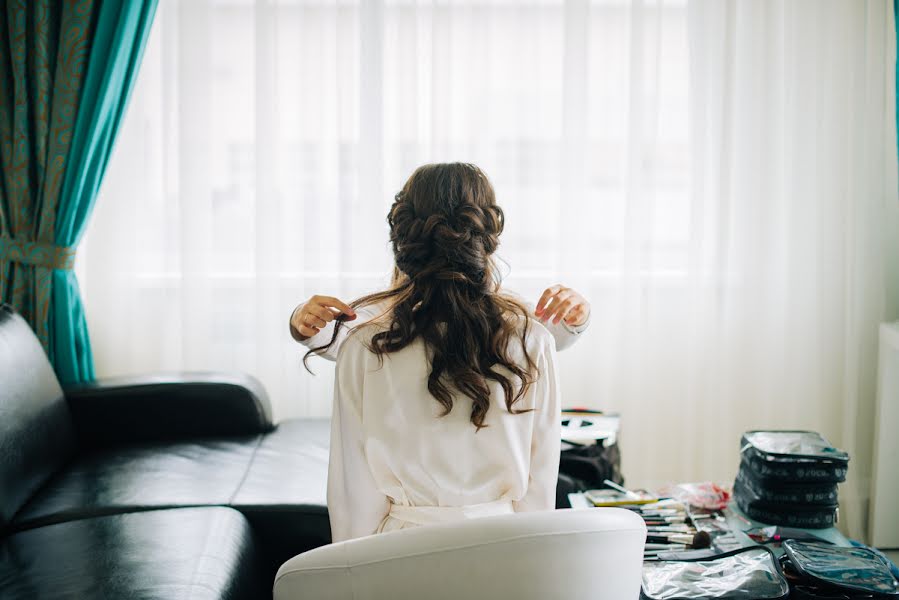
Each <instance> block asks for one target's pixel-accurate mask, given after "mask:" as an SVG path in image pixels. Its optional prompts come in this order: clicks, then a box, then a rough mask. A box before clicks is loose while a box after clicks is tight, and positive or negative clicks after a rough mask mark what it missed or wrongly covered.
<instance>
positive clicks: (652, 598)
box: [640, 546, 790, 600]
mask: <svg viewBox="0 0 899 600" xmlns="http://www.w3.org/2000/svg"><path fill="white" fill-rule="evenodd" d="M789 593H790V588H789V585H788V584H787V580H786V579H784V576H783V574H782V573H781V572H780V566H779V564H778V563H777V561H776V559H775V557H774V554H773V553H772V552H771V551H770V550H768V549H767V548H765V547H764V546H753V547H749V548H740V549H739V550H735V551H733V552H728V553H727V554H723V555H720V556H718V557H716V558H707V559H702V560H682V561H664V560H662V561H657V562H647V563H644V566H643V588H642V590H641V594H640V597H641V598H642V599H643V600H705V599H713V598H714V599H721V600H731V599H733V600H737V599H741V600H742V599H745V600H750V599H752V600H774V599H780V598H786V597H787V596H788V595H789Z"/></svg>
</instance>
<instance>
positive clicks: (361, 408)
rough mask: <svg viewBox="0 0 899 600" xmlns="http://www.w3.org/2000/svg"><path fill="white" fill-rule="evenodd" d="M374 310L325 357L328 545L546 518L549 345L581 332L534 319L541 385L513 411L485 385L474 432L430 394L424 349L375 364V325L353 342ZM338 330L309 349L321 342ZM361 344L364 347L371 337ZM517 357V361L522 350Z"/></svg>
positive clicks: (551, 476) (550, 463) (553, 377)
mask: <svg viewBox="0 0 899 600" xmlns="http://www.w3.org/2000/svg"><path fill="white" fill-rule="evenodd" d="M379 313H380V310H379V309H378V308H377V307H370V308H363V309H360V310H358V311H357V315H358V316H357V318H356V320H354V321H350V322H348V325H351V327H344V328H342V331H341V333H340V335H339V339H338V343H337V344H335V347H333V348H332V349H331V351H330V352H329V353H328V355H327V356H326V357H327V358H332V359H333V358H335V357H336V360H337V368H336V373H335V388H334V408H333V415H332V417H331V456H330V462H329V466H328V512H329V514H330V519H331V535H332V538H333V540H334V541H335V542H337V541H342V540H347V539H352V538H357V537H361V536H365V535H371V534H374V533H380V532H382V531H391V530H395V529H402V528H404V527H409V526H414V525H423V524H427V523H435V522H441V521H451V520H455V519H463V518H474V517H479V516H489V515H494V514H502V513H507V512H513V511H514V512H521V511H529V510H551V509H553V508H554V506H555V490H556V480H557V478H558V469H559V446H560V426H561V425H560V416H559V414H560V397H559V382H558V378H557V372H556V348H557V347H559V346H561V347H564V346H567V345H569V344H571V343H573V341H574V338H575V337H576V336H577V335H578V333H580V331H582V330H583V329H584V328H586V324H585V325H582V326H581V327H579V328H571V327H569V326H567V325H565V324H559V325H552V324H549V326H548V327H544V325H542V324H541V323H539V322H538V321H537V320H536V319H532V320H531V328H530V331H531V333H530V335H529V337H528V350H529V353H530V355H531V356H532V358H533V359H534V360H535V361H536V363H537V368H538V371H539V374H540V376H539V378H538V380H537V381H536V382H535V383H534V384H533V385H532V386H531V387H530V388H529V390H528V392H527V393H526V394H525V395H524V396H523V397H522V398H521V399H520V400H519V401H518V402H517V403H516V404H515V407H516V408H520V409H530V408H532V409H534V410H533V411H532V412H528V413H523V414H510V413H509V411H508V410H507V409H506V405H505V397H504V395H503V391H502V388H501V387H500V386H499V384H497V383H495V382H488V383H490V385H491V388H492V393H491V406H490V409H489V410H488V412H487V417H486V421H485V423H486V424H487V425H488V426H487V427H485V428H482V429H481V430H480V431H477V432H476V430H475V427H474V425H472V423H471V421H470V414H471V400H470V399H469V398H467V397H465V396H462V395H458V396H457V397H454V399H453V400H454V403H453V410H452V411H451V412H450V413H449V414H448V415H446V416H443V417H441V416H440V414H441V412H442V407H441V405H440V404H439V403H438V402H437V401H436V400H435V399H434V397H433V396H431V395H430V393H429V392H428V389H427V380H428V373H429V365H428V362H427V359H426V355H425V350H424V345H423V343H422V342H421V340H417V341H416V342H414V343H413V344H411V345H409V346H408V347H406V348H404V349H403V350H401V351H399V352H394V353H391V354H388V355H385V356H384V357H383V364H381V365H379V363H378V358H377V357H376V356H375V355H374V354H372V353H371V352H370V351H369V350H368V349H367V348H366V347H365V344H366V342H367V339H370V337H371V335H373V333H374V331H375V329H374V327H376V326H375V325H372V326H370V327H365V328H363V330H361V331H359V332H358V333H359V334H358V335H351V334H350V331H351V330H353V329H355V328H356V327H358V326H359V325H360V324H362V323H364V322H366V321H368V320H369V319H371V318H373V317H374V316H376V315H377V314H379ZM332 327H333V323H332V324H329V326H328V327H326V328H325V329H323V330H322V331H321V332H319V333H318V335H316V336H314V337H313V338H310V339H308V340H305V341H304V342H303V343H304V344H305V345H306V346H308V347H315V346H319V345H322V344H324V343H327V341H328V340H330V338H331V334H332V333H333V329H332ZM366 338H367V339H366ZM510 351H511V353H512V357H513V359H515V360H517V361H519V364H522V365H523V364H524V359H523V356H522V354H521V348H520V346H519V345H518V344H516V343H514V342H513V344H512V348H511V350H510Z"/></svg>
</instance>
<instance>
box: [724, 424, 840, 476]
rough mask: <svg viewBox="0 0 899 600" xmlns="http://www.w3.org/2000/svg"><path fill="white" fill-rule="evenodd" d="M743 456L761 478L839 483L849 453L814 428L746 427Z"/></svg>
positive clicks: (742, 449)
mask: <svg viewBox="0 0 899 600" xmlns="http://www.w3.org/2000/svg"><path fill="white" fill-rule="evenodd" d="M740 445H741V449H740V452H741V454H742V460H744V461H745V462H746V463H747V465H748V467H749V468H750V469H751V470H752V471H753V472H754V473H755V474H756V476H757V477H758V478H759V479H765V480H775V481H783V482H792V483H798V482H803V483H840V482H842V481H845V480H846V470H847V468H848V465H849V455H848V454H846V453H845V452H843V451H842V450H838V449H836V448H834V447H833V446H831V445H830V442H828V441H827V440H826V439H824V438H823V437H822V436H821V434H819V433H816V432H814V431H747V432H746V433H744V434H743V437H742V438H741V439H740Z"/></svg>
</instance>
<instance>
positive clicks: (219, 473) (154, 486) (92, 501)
mask: <svg viewBox="0 0 899 600" xmlns="http://www.w3.org/2000/svg"><path fill="white" fill-rule="evenodd" d="M260 440H261V437H260V436H245V437H240V438H231V439H228V440H214V441H213V440H206V441H196V442H160V443H155V444H141V445H131V446H119V447H116V448H112V449H104V450H95V451H90V452H87V453H85V454H82V455H80V456H79V457H78V458H77V459H76V460H75V461H74V462H73V463H72V464H71V465H70V466H69V467H67V468H66V469H64V470H63V471H62V472H60V473H58V474H57V475H56V476H55V477H53V478H52V479H51V480H50V481H49V482H48V483H47V484H46V485H44V486H43V487H42V488H41V489H40V491H38V493H37V494H35V496H34V497H33V498H32V499H31V501H29V502H28V503H27V504H26V505H25V506H24V508H23V509H22V510H21V511H20V512H19V514H17V515H16V517H15V520H14V522H13V523H12V529H13V530H15V531H21V530H23V529H30V528H32V527H36V526H40V525H47V524H51V523H59V522H62V521H69V520H73V519H79V518H85V517H93V516H99V515H109V514H116V513H125V512H134V511H138V510H148V509H158V508H173V507H179V506H210V505H227V504H229V503H230V502H231V500H232V499H233V498H234V495H235V494H236V493H237V491H238V489H239V488H240V483H241V481H243V479H244V477H245V476H246V474H247V469H248V468H249V466H250V463H251V460H252V457H253V452H254V451H255V449H256V447H257V446H258V444H259V442H260Z"/></svg>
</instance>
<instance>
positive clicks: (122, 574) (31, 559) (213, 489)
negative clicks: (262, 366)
mask: <svg viewBox="0 0 899 600" xmlns="http://www.w3.org/2000/svg"><path fill="white" fill-rule="evenodd" d="M328 434H329V426H328V421H327V419H301V420H291V421H285V422H283V423H281V424H279V425H277V426H274V425H273V424H272V422H271V413H270V407H269V403H268V399H267V397H266V394H265V391H264V390H263V389H262V387H261V386H260V385H259V383H258V382H256V381H255V380H253V379H252V378H249V377H235V376H232V375H222V374H207V375H191V376H181V377H147V378H142V379H127V380H126V379H121V380H114V381H105V382H98V383H93V384H88V385H80V386H78V387H75V388H71V389H66V390H62V389H61V388H60V385H59V383H58V381H57V379H56V377H55V375H54V373H53V370H52V368H51V366H50V364H49V362H48V361H47V357H46V355H45V354H44V352H43V349H42V348H41V346H40V344H39V342H38V341H37V339H36V338H35V336H34V335H33V333H32V332H31V330H30V328H29V327H28V325H27V324H26V323H25V321H24V320H23V319H22V318H21V317H19V316H18V315H16V314H15V313H14V312H13V311H12V310H11V309H10V308H9V307H7V306H3V307H0V536H2V537H0V599H2V600H11V599H16V600H19V599H28V600H37V599H42V598H53V599H56V598H65V599H68V598H71V599H78V600H91V599H95V598H98V599H99V598H103V599H104V600H105V599H117V598H126V599H154V600H155V599H166V600H171V599H176V598H191V599H207V598H209V599H212V598H229V599H230V598H234V599H238V598H266V597H271V585H272V581H273V577H274V573H275V571H276V570H277V568H278V566H279V565H280V564H281V563H282V562H283V561H285V560H287V559H288V558H290V557H291V556H293V555H295V554H298V553H300V552H303V551H305V550H308V549H311V548H314V547H317V546H320V545H322V544H325V543H328V541H329V540H330V530H329V526H328V517H327V509H326V505H325V487H326V479H327V460H328Z"/></svg>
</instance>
